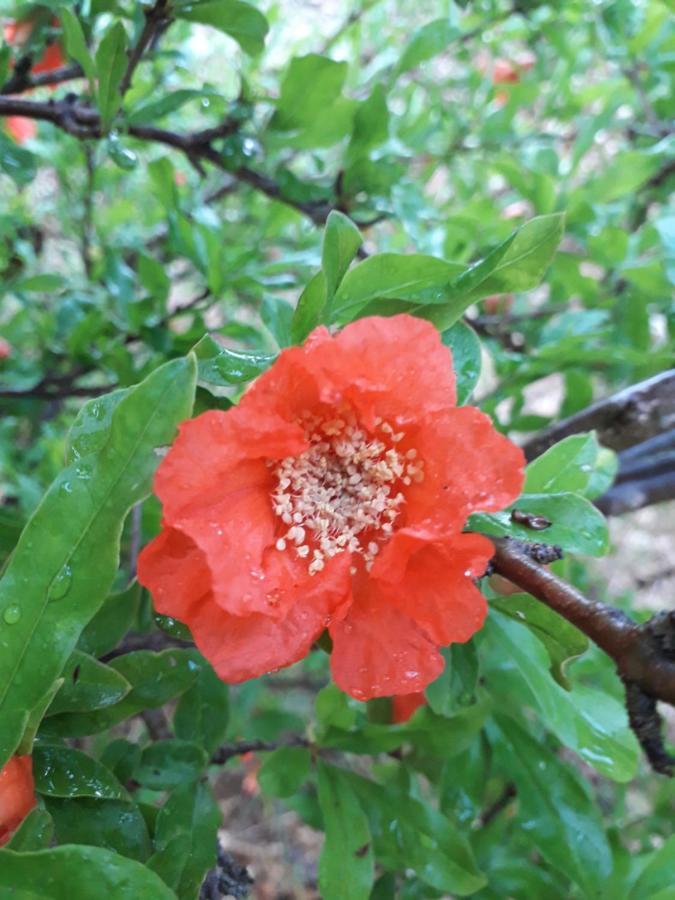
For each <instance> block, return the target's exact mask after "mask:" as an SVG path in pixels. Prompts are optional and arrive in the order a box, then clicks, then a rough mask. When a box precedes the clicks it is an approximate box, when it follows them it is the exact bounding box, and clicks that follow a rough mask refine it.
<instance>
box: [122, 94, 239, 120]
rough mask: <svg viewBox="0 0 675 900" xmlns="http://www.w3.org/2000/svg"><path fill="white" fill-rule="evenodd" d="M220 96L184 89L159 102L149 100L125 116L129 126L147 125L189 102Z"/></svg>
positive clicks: (165, 95) (218, 95) (167, 95)
mask: <svg viewBox="0 0 675 900" xmlns="http://www.w3.org/2000/svg"><path fill="white" fill-rule="evenodd" d="M220 96H221V95H220V94H218V93H217V92H216V91H205V90H197V89H194V88H184V89H183V90H180V91H172V92H171V93H170V94H164V96H163V97H160V98H159V100H151V101H150V102H149V103H144V104H143V105H142V106H137V107H136V109H134V110H132V111H131V112H130V113H129V115H128V116H127V119H128V122H129V124H130V125H147V124H148V123H149V122H154V121H155V120H156V119H161V118H163V117H164V116H168V115H169V114H170V113H172V112H176V111H177V110H179V109H181V108H182V107H183V106H185V104H186V103H189V102H190V101H191V100H205V99H208V100H217V99H220Z"/></svg>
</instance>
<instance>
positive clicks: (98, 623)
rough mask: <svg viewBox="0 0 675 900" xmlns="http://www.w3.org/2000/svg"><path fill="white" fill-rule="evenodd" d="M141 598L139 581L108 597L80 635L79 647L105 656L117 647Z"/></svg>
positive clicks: (129, 626) (129, 625)
mask: <svg viewBox="0 0 675 900" xmlns="http://www.w3.org/2000/svg"><path fill="white" fill-rule="evenodd" d="M140 598H141V586H140V584H138V582H134V583H133V584H132V585H131V587H130V588H128V590H126V591H123V592H122V593H121V594H111V595H110V596H109V597H106V599H105V601H104V603H103V606H102V607H101V608H100V609H99V611H98V612H97V613H96V615H95V616H94V618H93V619H92V620H91V621H90V622H89V623H88V624H87V625H86V627H85V629H84V631H83V632H82V634H81V635H80V640H79V641H78V647H79V649H80V650H82V651H83V652H84V653H91V654H92V655H93V656H103V654H104V653H108V651H109V650H112V649H113V647H116V646H117V645H118V644H119V642H120V641H121V640H122V638H123V637H124V635H125V634H126V633H127V632H128V631H129V629H130V628H131V623H132V621H133V619H134V616H135V615H136V611H137V609H138V604H139V601H140Z"/></svg>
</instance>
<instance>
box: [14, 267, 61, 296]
mask: <svg viewBox="0 0 675 900" xmlns="http://www.w3.org/2000/svg"><path fill="white" fill-rule="evenodd" d="M64 285H65V282H64V280H63V276H61V275H53V274H49V273H47V272H45V273H44V274H43V275H31V276H29V277H27V278H19V279H17V280H16V281H14V282H12V284H11V289H12V290H13V291H16V292H17V293H18V292H19V291H25V292H35V293H36V294H42V293H52V292H54V291H60V290H61V289H62V288H63V287H64Z"/></svg>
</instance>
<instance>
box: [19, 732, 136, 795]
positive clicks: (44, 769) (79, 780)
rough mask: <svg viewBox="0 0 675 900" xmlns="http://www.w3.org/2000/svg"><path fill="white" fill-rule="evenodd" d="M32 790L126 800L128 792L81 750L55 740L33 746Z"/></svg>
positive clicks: (110, 773)
mask: <svg viewBox="0 0 675 900" xmlns="http://www.w3.org/2000/svg"><path fill="white" fill-rule="evenodd" d="M33 774H34V777H35V790H36V791H37V792H38V793H39V794H45V795H46V796H48V797H96V798H98V799H105V800H128V799H129V794H128V793H127V792H126V790H125V789H124V788H123V787H122V785H121V784H120V783H119V781H118V780H117V779H116V778H115V776H114V775H113V774H112V772H110V771H109V770H108V769H106V767H105V766H104V765H102V764H101V763H100V762H97V761H96V760H95V759H92V758H91V756H87V754H86V753H83V752H82V751H81V750H74V749H73V748H72V747H63V746H60V745H58V744H54V745H51V746H50V745H49V744H36V745H35V747H34V748H33Z"/></svg>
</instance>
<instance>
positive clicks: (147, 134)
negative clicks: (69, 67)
mask: <svg viewBox="0 0 675 900" xmlns="http://www.w3.org/2000/svg"><path fill="white" fill-rule="evenodd" d="M0 116H24V117H26V118H30V119H36V120H38V121H43V122H51V123H52V124H53V125H56V127H57V128H60V129H61V130H62V131H65V132H66V133H67V134H70V135H72V136H73V137H76V138H78V139H79V140H88V139H97V138H101V137H103V131H102V129H101V121H100V118H99V115H98V113H97V112H96V110H95V109H93V108H92V107H91V106H88V105H87V104H84V103H82V102H81V101H80V100H79V99H77V98H75V99H70V98H66V99H65V100H50V101H47V102H38V101H33V100H24V99H22V98H14V97H0ZM126 133H127V134H128V135H130V136H131V137H134V138H136V139H137V140H141V141H151V142H154V143H159V144H164V145H165V146H167V147H172V148H173V149H175V150H179V151H180V152H181V153H184V154H185V156H186V157H187V159H188V160H189V161H190V162H191V163H192V165H194V166H195V168H197V170H198V171H199V172H200V173H201V174H203V173H204V167H203V163H205V162H208V163H211V165H213V166H216V167H217V168H219V169H221V170H222V171H224V172H226V173H227V174H228V175H231V176H232V177H233V178H235V179H237V181H240V182H242V183H244V184H247V185H249V187H252V188H253V189H254V190H256V191H259V192H260V193H262V194H264V195H265V196H267V197H269V198H270V199H271V200H277V201H278V202H279V203H284V204H285V205H286V206H290V207H292V208H293V209H295V210H297V211H298V212H300V213H302V214H303V215H304V216H306V217H307V218H309V219H310V220H311V221H312V222H313V223H314V224H315V225H323V223H324V222H325V221H326V218H327V217H328V214H329V212H330V211H331V210H332V209H333V206H332V205H331V204H330V203H326V202H324V201H301V200H292V199H290V198H288V197H286V196H285V195H284V194H283V192H282V190H281V187H280V186H279V184H278V183H277V182H276V181H275V180H274V179H273V178H270V177H269V176H268V175H265V174H263V173H261V172H256V171H255V170H253V169H250V168H249V167H248V166H239V167H238V168H236V169H232V168H229V167H228V165H227V163H226V161H225V159H224V157H223V156H222V154H221V153H219V152H218V150H217V149H216V148H215V147H214V146H213V142H214V141H215V140H217V139H219V138H222V137H225V136H227V134H231V133H232V122H231V121H229V120H226V122H224V123H223V124H222V125H221V126H219V127H218V128H209V129H205V130H203V131H195V132H188V133H186V134H180V133H178V132H175V131H169V130H167V129H164V128H156V127H154V126H150V125H131V126H129V127H128V128H127V129H126Z"/></svg>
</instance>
